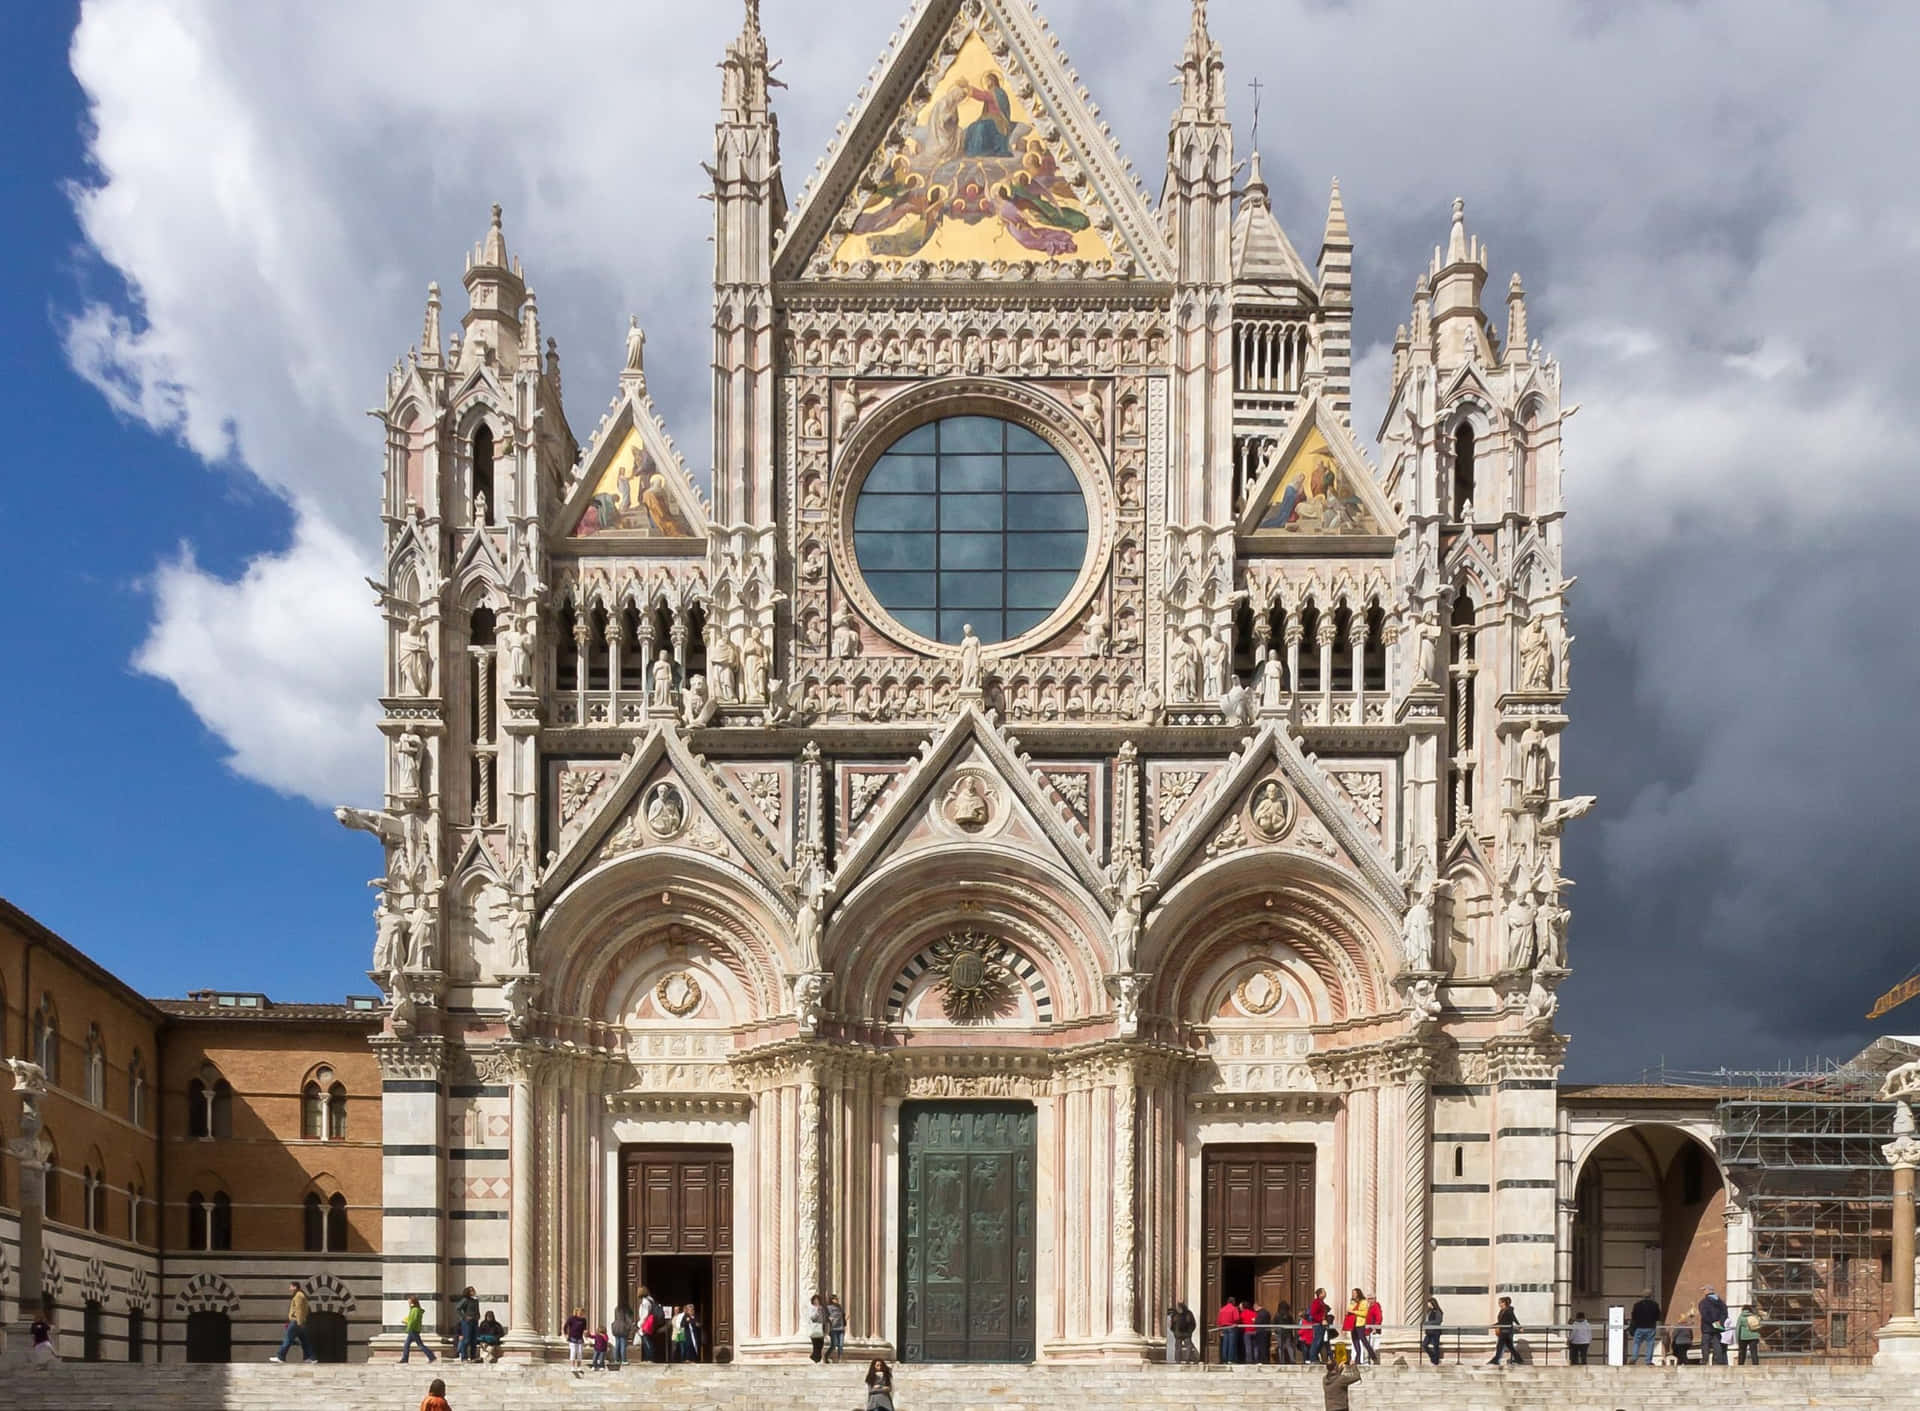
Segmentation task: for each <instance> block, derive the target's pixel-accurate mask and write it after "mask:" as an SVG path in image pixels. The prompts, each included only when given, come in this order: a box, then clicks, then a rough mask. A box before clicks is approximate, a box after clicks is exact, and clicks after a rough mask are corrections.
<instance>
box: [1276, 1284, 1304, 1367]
mask: <svg viewBox="0 0 1920 1411" xmlns="http://www.w3.org/2000/svg"><path fill="white" fill-rule="evenodd" d="M1273 1325H1274V1332H1273V1360H1274V1361H1275V1362H1278V1363H1279V1364H1280V1365H1281V1366H1282V1367H1291V1366H1292V1365H1293V1364H1294V1363H1295V1362H1298V1361H1299V1360H1300V1352H1301V1347H1300V1323H1299V1320H1298V1319H1297V1318H1295V1317H1294V1316H1293V1305H1292V1304H1291V1303H1289V1302H1287V1301H1286V1300H1285V1299H1284V1298H1283V1299H1281V1300H1280V1306H1279V1307H1278V1308H1276V1309H1274V1311H1273Z"/></svg>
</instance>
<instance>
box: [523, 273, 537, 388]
mask: <svg viewBox="0 0 1920 1411" xmlns="http://www.w3.org/2000/svg"><path fill="white" fill-rule="evenodd" d="M520 368H521V370H522V371H523V372H533V373H537V372H539V371H540V301H539V300H538V299H537V298H535V297H534V293H533V291H532V290H531V289H529V290H528V291H527V302H526V303H525V304H523V305H522V306H521V308H520Z"/></svg>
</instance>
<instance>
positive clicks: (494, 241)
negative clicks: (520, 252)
mask: <svg viewBox="0 0 1920 1411" xmlns="http://www.w3.org/2000/svg"><path fill="white" fill-rule="evenodd" d="M506 267H507V237H506V235H505V233H504V232H503V231H502V230H501V229H500V203H499V202H498V201H495V202H494V203H493V222H492V224H490V225H489V226H488V227H487V233H486V235H485V237H484V238H483V239H482V240H481V241H480V243H479V244H478V245H476V246H475V247H474V251H473V255H472V257H471V258H470V259H468V261H467V268H468V269H479V268H486V269H505V268H506Z"/></svg>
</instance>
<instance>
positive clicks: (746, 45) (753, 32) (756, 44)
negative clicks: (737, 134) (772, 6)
mask: <svg viewBox="0 0 1920 1411" xmlns="http://www.w3.org/2000/svg"><path fill="white" fill-rule="evenodd" d="M720 68H721V74H722V76H721V79H720V109H721V120H722V121H723V122H731V123H757V122H765V121H766V120H767V90H768V89H769V88H771V87H774V86H776V85H777V84H778V82H779V81H778V80H777V79H775V78H774V77H773V70H774V65H772V64H770V63H768V62H767V37H766V35H765V34H763V33H762V32H761V30H760V0H746V17H745V19H744V20H743V21H742V23H741V25H740V35H739V37H738V38H737V39H735V40H734V41H733V43H731V44H729V45H728V46H727V54H726V57H725V58H724V59H722V60H721V61H720Z"/></svg>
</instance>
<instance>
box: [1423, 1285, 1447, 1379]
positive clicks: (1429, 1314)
mask: <svg viewBox="0 0 1920 1411" xmlns="http://www.w3.org/2000/svg"><path fill="white" fill-rule="evenodd" d="M1446 1323H1447V1315H1446V1314H1445V1313H1443V1312H1441V1311H1440V1300H1439V1299H1437V1298H1428V1299H1427V1311H1426V1314H1425V1316H1423V1317H1422V1318H1421V1319H1420V1327H1421V1329H1422V1331H1421V1334H1420V1343H1421V1345H1422V1346H1423V1347H1425V1348H1426V1350H1427V1361H1429V1362H1431V1363H1432V1364H1433V1365H1434V1366H1436V1367H1438V1366H1439V1365H1440V1330H1441V1329H1442V1328H1444V1327H1445V1326H1446Z"/></svg>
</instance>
